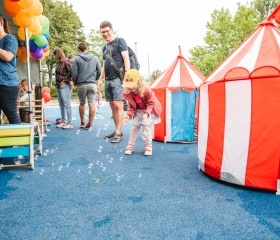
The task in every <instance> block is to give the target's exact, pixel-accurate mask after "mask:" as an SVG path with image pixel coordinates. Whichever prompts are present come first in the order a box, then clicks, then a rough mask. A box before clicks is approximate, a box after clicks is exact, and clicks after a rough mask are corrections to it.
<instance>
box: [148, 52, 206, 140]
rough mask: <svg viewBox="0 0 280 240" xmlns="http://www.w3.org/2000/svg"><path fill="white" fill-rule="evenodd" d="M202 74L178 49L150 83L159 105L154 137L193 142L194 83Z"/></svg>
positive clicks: (200, 81) (195, 95)
mask: <svg viewBox="0 0 280 240" xmlns="http://www.w3.org/2000/svg"><path fill="white" fill-rule="evenodd" d="M204 79H205V76H203V75H202V74H201V73H200V72H199V71H198V70H197V69H196V68H195V67H194V66H193V65H192V64H190V63H189V62H188V61H187V60H186V59H185V58H184V57H183V56H182V53H181V49H180V47H179V55H178V56H177V58H176V59H175V61H174V62H173V63H172V64H171V65H170V66H169V67H168V68H167V69H166V70H165V71H164V72H163V73H162V74H161V75H160V76H159V77H158V78H157V79H156V80H155V81H154V82H153V83H152V84H151V85H150V86H151V88H152V89H153V90H154V92H155V95H156V96H157V98H158V99H159V101H160V102H161V105H162V114H161V122H160V123H159V124H156V125H155V126H154V136H153V139H154V140H158V141H162V142H193V141H196V140H197V136H196V134H195V120H196V109H197V99H198V89H197V88H198V86H199V85H200V84H201V83H202V82H203V80H204Z"/></svg>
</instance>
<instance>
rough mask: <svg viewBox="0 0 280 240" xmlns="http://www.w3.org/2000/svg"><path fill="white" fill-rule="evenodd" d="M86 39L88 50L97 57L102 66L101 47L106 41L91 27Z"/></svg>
mask: <svg viewBox="0 0 280 240" xmlns="http://www.w3.org/2000/svg"><path fill="white" fill-rule="evenodd" d="M87 41H88V46H89V49H90V52H91V53H92V54H93V55H95V56H97V57H98V59H99V61H100V63H101V66H102V65H103V60H102V48H103V46H104V45H105V44H106V41H105V40H104V39H103V37H101V34H100V31H97V30H93V29H91V31H90V33H89V35H88V36H87Z"/></svg>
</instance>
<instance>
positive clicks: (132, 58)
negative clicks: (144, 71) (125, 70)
mask: <svg viewBox="0 0 280 240" xmlns="http://www.w3.org/2000/svg"><path fill="white" fill-rule="evenodd" d="M118 41H120V38H118ZM118 45H119V42H118ZM127 47H128V53H129V60H130V68H131V69H137V70H139V69H140V64H139V62H138V59H137V56H136V54H135V53H134V51H133V50H132V49H131V48H130V47H129V46H127Z"/></svg>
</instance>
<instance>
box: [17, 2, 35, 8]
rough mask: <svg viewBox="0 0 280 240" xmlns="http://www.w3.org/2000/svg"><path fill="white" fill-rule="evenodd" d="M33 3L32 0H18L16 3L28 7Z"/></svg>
mask: <svg viewBox="0 0 280 240" xmlns="http://www.w3.org/2000/svg"><path fill="white" fill-rule="evenodd" d="M32 4H33V0H20V1H19V2H18V5H20V6H21V7H22V8H28V7H30V6H31V5H32Z"/></svg>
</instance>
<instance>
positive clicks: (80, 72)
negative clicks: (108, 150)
mask: <svg viewBox="0 0 280 240" xmlns="http://www.w3.org/2000/svg"><path fill="white" fill-rule="evenodd" d="M78 50H79V53H78V54H77V55H76V56H75V59H74V62H73V66H72V75H73V78H74V82H75V84H76V85H77V93H78V98H79V101H80V105H79V113H80V119H81V125H80V126H81V128H84V129H86V130H91V129H92V123H93V119H94V115H95V97H96V94H97V85H96V81H97V80H98V79H99V77H100V74H101V65H100V62H99V60H98V58H97V57H96V56H94V55H93V54H92V53H90V52H88V50H87V45H86V44H85V43H79V45H78ZM86 100H87V102H88V108H89V116H88V123H87V124H86V122H85V103H86Z"/></svg>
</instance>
